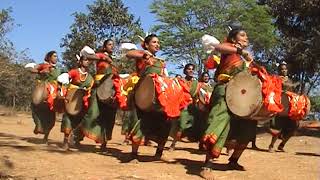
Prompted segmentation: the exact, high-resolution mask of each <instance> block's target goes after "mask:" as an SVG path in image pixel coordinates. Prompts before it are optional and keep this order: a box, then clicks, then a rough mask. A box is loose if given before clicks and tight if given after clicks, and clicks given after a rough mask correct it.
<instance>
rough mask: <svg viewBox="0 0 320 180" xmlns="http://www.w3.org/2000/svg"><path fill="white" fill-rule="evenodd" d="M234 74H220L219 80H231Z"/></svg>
mask: <svg viewBox="0 0 320 180" xmlns="http://www.w3.org/2000/svg"><path fill="white" fill-rule="evenodd" d="M231 78H232V76H230V75H228V74H219V75H218V82H229V81H230V79H231Z"/></svg>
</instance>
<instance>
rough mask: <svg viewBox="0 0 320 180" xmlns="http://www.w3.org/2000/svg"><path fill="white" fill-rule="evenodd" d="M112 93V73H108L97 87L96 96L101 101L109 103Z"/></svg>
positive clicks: (111, 99)
mask: <svg viewBox="0 0 320 180" xmlns="http://www.w3.org/2000/svg"><path fill="white" fill-rule="evenodd" d="M114 93H115V91H114V89H113V80H112V75H109V76H108V77H107V78H105V79H104V80H103V81H102V82H101V84H100V85H99V86H98V87H97V96H98V99H99V100H100V101H101V102H104V103H111V102H112V101H113V95H114Z"/></svg>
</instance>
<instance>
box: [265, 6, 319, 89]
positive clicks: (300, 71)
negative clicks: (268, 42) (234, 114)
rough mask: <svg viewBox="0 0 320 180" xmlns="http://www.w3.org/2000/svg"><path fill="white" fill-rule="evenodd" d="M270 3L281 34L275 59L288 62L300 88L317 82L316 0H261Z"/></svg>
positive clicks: (317, 28)
mask: <svg viewBox="0 0 320 180" xmlns="http://www.w3.org/2000/svg"><path fill="white" fill-rule="evenodd" d="M261 3H266V4H267V5H268V6H269V7H270V13H271V14H272V15H273V16H274V18H275V19H274V21H275V25H276V26H277V28H278V29H279V34H280V36H281V46H280V48H281V49H282V50H283V51H282V53H281V54H278V56H277V57H278V60H285V61H287V63H289V65H290V70H291V73H292V75H293V77H294V79H295V80H296V81H300V84H301V90H300V91H301V92H306V93H309V92H311V90H312V89H313V88H315V87H317V86H319V85H320V74H319V70H320V60H319V57H320V51H319V47H320V31H319V30H320V18H319V12H320V2H319V0H263V1H262V2H261Z"/></svg>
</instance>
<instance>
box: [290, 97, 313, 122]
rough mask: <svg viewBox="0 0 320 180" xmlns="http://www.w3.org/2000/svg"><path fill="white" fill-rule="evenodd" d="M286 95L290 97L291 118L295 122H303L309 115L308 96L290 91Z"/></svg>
mask: <svg viewBox="0 0 320 180" xmlns="http://www.w3.org/2000/svg"><path fill="white" fill-rule="evenodd" d="M286 94H287V95H288V97H289V118H290V119H291V120H294V121H299V120H302V119H303V118H304V116H305V115H306V113H307V108H308V100H307V96H305V95H298V94H296V93H293V92H290V91H287V92H286Z"/></svg>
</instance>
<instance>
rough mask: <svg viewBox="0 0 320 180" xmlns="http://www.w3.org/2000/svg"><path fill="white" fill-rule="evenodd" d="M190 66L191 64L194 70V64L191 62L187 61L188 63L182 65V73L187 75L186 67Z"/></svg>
mask: <svg viewBox="0 0 320 180" xmlns="http://www.w3.org/2000/svg"><path fill="white" fill-rule="evenodd" d="M190 66H192V68H193V70H195V68H196V65H194V64H192V63H188V64H186V65H185V66H184V68H183V74H185V75H187V69H188V68H189V67H190Z"/></svg>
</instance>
